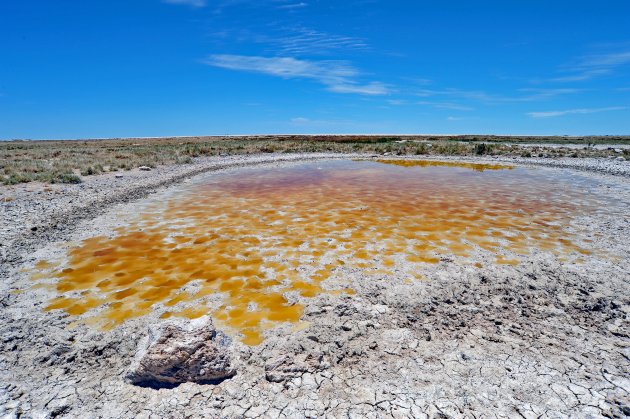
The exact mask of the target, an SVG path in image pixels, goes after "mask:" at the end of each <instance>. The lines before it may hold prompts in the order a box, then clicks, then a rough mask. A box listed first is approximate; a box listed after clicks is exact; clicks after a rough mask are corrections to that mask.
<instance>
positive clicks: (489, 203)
mask: <svg viewBox="0 0 630 419" xmlns="http://www.w3.org/2000/svg"><path fill="white" fill-rule="evenodd" d="M593 186H594V183H593V182H591V181H589V180H588V179H587V178H583V177H579V178H578V179H577V180H576V178H575V177H570V176H558V175H557V174H552V173H551V172H548V171H544V170H536V169H524V168H516V167H512V166H506V165H485V164H470V163H455V162H427V161H423V162H418V161H377V162H371V161H328V162H314V163H313V162H311V163H301V164H294V165H287V166H281V167H279V168H250V169H241V170H237V171H231V172H227V173H223V174H214V175H210V176H207V177H205V178H204V179H203V180H202V181H197V182H195V183H193V184H190V185H186V186H181V187H178V188H177V189H174V191H173V192H172V193H170V194H169V195H168V198H167V199H165V200H163V201H160V202H153V203H152V204H150V205H149V206H148V207H146V208H145V211H144V212H143V213H142V214H140V215H139V216H138V218H137V220H135V221H134V222H133V223H132V224H131V225H130V226H128V227H125V228H121V229H119V230H118V231H117V234H116V235H115V236H114V237H112V238H109V237H94V238H91V239H88V240H85V241H83V242H82V243H81V244H80V245H79V246H77V247H75V248H73V249H72V250H70V251H69V253H68V259H67V263H65V264H64V265H63V266H62V268H56V267H55V266H51V265H49V264H48V263H47V262H40V264H39V265H38V267H39V268H41V269H42V270H44V271H45V272H46V273H45V274H43V275H40V278H41V277H44V278H48V279H50V278H53V280H54V281H53V282H54V290H55V291H56V293H57V294H58V297H57V298H55V299H54V300H52V301H51V302H50V304H49V305H48V308H47V309H48V310H54V309H62V310H65V311H66V312H67V313H68V314H70V315H73V316H81V319H82V321H86V322H88V323H93V324H97V325H98V326H99V327H103V328H106V329H107V328H111V327H114V326H116V325H119V324H121V323H122V322H124V321H125V320H126V319H129V318H133V317H139V316H143V315H146V314H148V313H150V312H152V311H153V310H159V312H160V313H162V314H161V316H162V317H163V318H168V317H171V316H181V317H187V318H195V317H199V316H202V315H204V314H208V312H211V314H212V315H213V317H214V318H215V320H216V321H218V322H219V323H221V325H222V326H223V327H228V328H230V329H232V330H235V331H236V332H237V333H238V334H239V335H240V336H241V337H242V340H243V341H244V342H245V343H247V344H250V345H256V344H259V343H260V342H262V340H263V332H264V330H265V329H266V328H269V327H273V326H274V325H276V324H278V323H280V322H291V323H296V324H297V323H298V322H299V321H300V318H301V317H302V314H303V305H302V304H300V301H301V299H302V298H308V297H314V296H317V295H318V294H320V293H332V294H339V293H353V292H354V291H353V289H352V286H351V284H348V286H347V287H344V286H337V287H336V288H332V287H330V286H327V285H326V280H327V279H329V278H331V277H336V278H337V279H338V281H336V283H337V284H339V283H340V281H342V280H343V276H344V272H346V273H347V272H349V271H348V270H357V269H358V270H361V272H362V273H363V274H364V277H365V278H366V279H365V280H370V279H369V278H371V277H374V276H379V277H404V278H406V279H407V280H415V279H419V278H422V274H421V272H422V269H423V268H424V267H426V266H429V265H434V264H438V263H440V261H441V259H448V260H454V261H456V262H457V263H470V264H475V265H476V266H480V263H479V260H481V259H480V258H481V257H485V258H486V259H487V258H490V260H492V261H493V263H496V264H500V265H517V264H519V263H520V262H521V260H523V258H526V257H527V256H528V255H530V254H531V253H532V252H535V251H546V252H551V253H553V254H555V255H556V256H557V257H559V258H563V259H564V260H567V261H570V262H575V263H579V262H580V261H581V259H582V258H583V257H586V256H587V255H589V254H590V253H591V251H592V249H591V248H590V247H591V242H590V239H586V238H584V237H581V236H579V234H578V233H577V231H578V230H579V226H576V225H575V220H576V219H577V218H578V217H580V216H583V215H585V214H588V213H589V212H592V211H593V210H594V208H595V207H596V206H597V205H599V204H598V199H601V197H597V196H595V195H593V194H588V193H586V192H585V191H587V190H588V188H591V187H593ZM217 301H218V302H217Z"/></svg>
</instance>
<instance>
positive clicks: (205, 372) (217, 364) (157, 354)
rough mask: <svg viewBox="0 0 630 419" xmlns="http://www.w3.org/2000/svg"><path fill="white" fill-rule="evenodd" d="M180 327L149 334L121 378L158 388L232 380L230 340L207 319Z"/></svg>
mask: <svg viewBox="0 0 630 419" xmlns="http://www.w3.org/2000/svg"><path fill="white" fill-rule="evenodd" d="M181 323H183V322H180V324H178V323H174V322H170V323H167V324H163V325H162V326H160V327H158V328H156V329H150V330H149V333H148V335H147V336H146V337H145V338H144V339H142V341H141V342H140V344H139V345H138V350H137V352H136V356H135V357H134V360H133V362H132V364H131V366H130V367H129V370H128V371H127V374H126V377H125V378H126V379H127V381H129V382H131V383H133V384H138V385H144V386H151V387H160V386H164V385H176V384H180V383H183V382H187V381H190V382H195V383H206V382H212V381H216V380H222V379H226V378H230V377H232V376H234V374H235V373H236V371H235V369H234V367H233V366H232V362H231V357H230V353H229V347H230V344H231V341H230V338H228V337H227V336H225V335H224V334H223V333H221V332H218V331H216V330H215V329H214V327H213V325H212V320H211V319H210V318H209V317H208V316H204V317H201V318H199V319H196V320H193V321H190V322H188V324H181Z"/></svg>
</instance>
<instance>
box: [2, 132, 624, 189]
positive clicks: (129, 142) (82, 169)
mask: <svg viewBox="0 0 630 419" xmlns="http://www.w3.org/2000/svg"><path fill="white" fill-rule="evenodd" d="M510 138H511V139H512V142H513V143H514V142H516V143H517V142H519V141H520V140H519V139H518V138H516V139H515V138H514V137H510ZM526 138H530V137H523V139H526ZM562 138H563V137H562ZM562 138H560V137H550V138H548V139H547V140H548V141H549V142H552V143H554V144H556V143H560V142H561V140H562ZM602 138H603V139H608V138H609V137H602ZM615 138H616V137H615ZM498 139H502V140H503V141H505V139H506V137H492V136H460V137H436V136H431V137H430V136H389V137H385V136H382V137H381V136H266V137H237V138H235V137H188V138H154V139H110V140H68V141H7V142H0V182H2V183H3V184H5V185H14V184H19V183H26V182H33V181H40V182H47V183H78V182H81V177H80V176H78V175H79V174H81V176H91V175H97V174H100V173H107V172H116V171H120V170H131V169H135V168H137V167H140V166H149V167H157V166H160V165H168V164H189V163H192V162H193V161H194V160H193V159H195V158H199V157H207V156H219V155H234V154H256V153H314V152H334V153H367V154H384V153H390V154H392V155H435V156H467V155H469V156H473V155H479V156H483V155H511V156H518V157H528V156H531V155H536V156H541V157H542V156H554V157H556V156H570V155H575V154H577V155H578V156H579V157H597V156H605V155H615V152H614V150H612V151H611V150H597V149H596V148H593V147H587V146H586V142H587V141H588V143H590V144H593V143H601V141H603V140H602V139H600V138H599V137H598V138H593V137H588V138H585V139H582V140H581V141H582V142H583V143H584V145H585V147H584V148H583V149H579V150H575V148H573V149H570V148H565V147H560V148H550V147H544V144H541V145H540V147H538V146H536V147H529V148H527V149H525V148H522V147H520V146H518V145H513V144H504V143H502V142H500V141H498ZM535 139H536V140H537V142H539V141H540V140H541V138H540V137H535ZM617 140H618V141H626V140H628V142H629V143H630V138H627V137H620V138H617ZM482 141H483V142H482ZM623 153H624V154H625V155H626V156H628V155H630V154H629V153H630V150H625V151H624V152H623Z"/></svg>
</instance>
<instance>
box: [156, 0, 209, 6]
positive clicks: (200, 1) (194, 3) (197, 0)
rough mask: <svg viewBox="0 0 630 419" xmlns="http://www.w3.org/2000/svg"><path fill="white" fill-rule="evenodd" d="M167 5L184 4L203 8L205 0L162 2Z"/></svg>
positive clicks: (170, 0) (166, 0) (171, 0)
mask: <svg viewBox="0 0 630 419" xmlns="http://www.w3.org/2000/svg"><path fill="white" fill-rule="evenodd" d="M162 1H163V2H164V3H169V4H184V5H188V6H192V7H205V6H206V0H162Z"/></svg>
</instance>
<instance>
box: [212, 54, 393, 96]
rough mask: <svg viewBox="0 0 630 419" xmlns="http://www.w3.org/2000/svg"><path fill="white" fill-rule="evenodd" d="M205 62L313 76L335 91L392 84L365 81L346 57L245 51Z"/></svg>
mask: <svg viewBox="0 0 630 419" xmlns="http://www.w3.org/2000/svg"><path fill="white" fill-rule="evenodd" d="M205 63H206V64H208V65H211V66H213V67H220V68H226V69H229V70H238V71H248V72H252V73H261V74H267V75H270V76H275V77H282V78H285V79H311V80H315V81H317V82H319V83H321V84H323V85H324V86H326V88H327V90H329V91H331V92H336V93H357V94H363V95H385V94H388V93H389V92H390V90H389V88H388V87H387V86H386V85H385V84H383V83H380V82H376V81H373V82H369V83H366V84H362V83H359V82H358V80H357V79H358V78H359V76H360V73H359V71H358V70H357V69H355V68H354V67H352V66H351V65H349V64H348V63H346V62H343V61H332V60H329V61H311V60H299V59H297V58H292V57H259V56H246V55H212V56H210V57H209V58H208V59H207V60H205Z"/></svg>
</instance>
